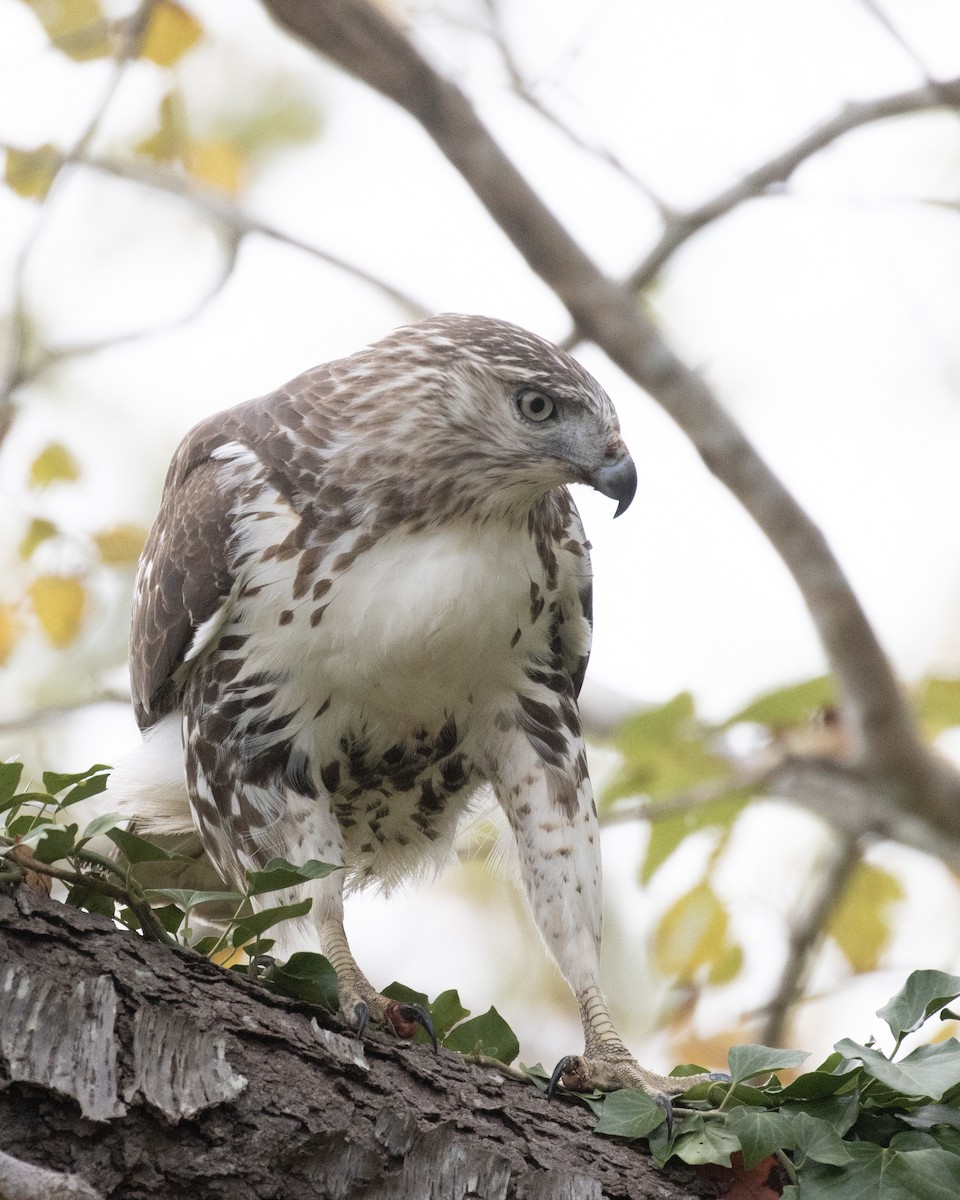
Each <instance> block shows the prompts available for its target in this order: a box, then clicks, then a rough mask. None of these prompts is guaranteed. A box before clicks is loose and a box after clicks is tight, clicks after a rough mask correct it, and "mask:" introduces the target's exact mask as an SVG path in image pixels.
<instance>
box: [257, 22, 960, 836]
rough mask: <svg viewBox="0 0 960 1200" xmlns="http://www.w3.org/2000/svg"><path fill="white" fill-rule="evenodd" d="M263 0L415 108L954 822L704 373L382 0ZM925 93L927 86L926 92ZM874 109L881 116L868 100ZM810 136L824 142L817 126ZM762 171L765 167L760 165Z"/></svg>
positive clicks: (836, 584) (880, 760)
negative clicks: (698, 475) (676, 445)
mask: <svg viewBox="0 0 960 1200" xmlns="http://www.w3.org/2000/svg"><path fill="white" fill-rule="evenodd" d="M264 3H265V6H266V7H267V9H268V10H269V11H270V12H271V13H272V14H273V15H274V17H275V18H276V19H277V20H278V21H279V22H280V24H282V25H284V26H285V27H286V28H288V29H289V30H290V31H291V32H292V33H294V34H296V35H297V36H299V37H301V38H303V39H305V40H306V41H307V42H309V43H310V44H311V45H312V46H314V47H315V48H316V49H317V50H319V51H320V52H321V53H323V54H325V55H326V56H327V57H329V58H331V59H332V60H333V61H334V62H336V63H338V64H339V65H340V66H341V67H343V68H344V69H345V70H347V71H349V72H351V73H352V74H354V75H356V76H357V77H358V78H360V79H361V80H363V81H364V82H365V83H367V84H368V85H369V86H371V87H373V88H374V89H376V90H377V91H379V92H380V93H382V94H383V95H385V96H387V97H389V98H390V99H392V100H394V101H395V102H396V103H397V104H399V105H400V106H401V107H402V108H404V109H406V111H407V112H409V113H410V114H411V116H413V117H414V118H415V119H416V120H417V121H418V122H419V124H420V125H421V126H422V127H423V129H424V130H425V131H426V132H427V133H428V134H429V135H430V136H431V137H432V138H433V140H434V142H435V143H436V145H437V146H438V148H439V149H440V150H441V152H442V153H443V154H444V155H445V156H446V157H447V158H448V159H449V161H450V162H451V163H452V165H453V166H454V167H455V168H456V169H457V170H458V171H459V173H460V174H461V175H462V177H463V178H464V180H465V181H466V182H467V183H468V184H469V186H470V187H471V188H472V189H473V191H474V193H475V194H476V195H477V197H478V198H479V199H480V201H481V202H482V203H483V204H484V205H485V207H486V208H487V210H488V212H489V213H490V215H491V216H492V217H493V219H494V220H495V221H496V222H497V223H498V224H499V226H500V228H501V229H502V230H503V232H504V233H505V234H506V236H507V237H509V238H510V240H511V241H512V242H513V244H514V245H515V246H516V248H517V249H518V250H519V251H520V252H521V254H522V255H523V256H524V258H525V259H526V261H527V263H528V264H529V266H530V267H531V269H532V270H533V271H534V272H535V273H536V274H537V275H538V276H539V277H540V278H541V279H542V280H543V281H544V282H545V283H546V284H547V285H548V286H549V287H550V288H551V289H552V290H553V291H554V292H555V294H556V295H557V296H558V298H559V299H560V300H561V301H562V302H563V304H564V305H565V306H566V308H567V310H568V311H569V313H570V315H571V317H572V318H573V321H574V323H575V325H576V327H577V329H578V330H579V331H580V333H581V334H582V335H583V336H584V337H588V338H590V339H592V340H593V341H594V342H596V344H597V345H598V346H599V347H600V348H601V349H602V350H603V351H604V352H605V353H606V354H607V355H608V356H609V357H610V358H611V359H612V361H613V362H615V363H616V364H617V365H618V366H619V367H620V368H621V369H622V370H623V371H625V373H626V374H627V375H629V376H630V378H632V379H633V380H634V381H635V382H637V383H638V384H640V386H642V387H644V388H645V389H646V390H647V391H648V392H650V393H651V395H653V396H654V397H655V398H656V399H657V400H658V401H659V402H660V404H661V405H662V406H663V407H664V409H665V410H666V411H667V412H668V413H669V414H670V416H671V417H673V419H674V420H675V421H676V423H677V424H678V425H679V426H680V428H681V429H682V430H683V431H684V432H685V433H686V434H687V436H688V437H689V438H690V440H691V441H692V442H693V444H694V446H695V447H696V449H697V451H698V452H699V454H700V456H701V458H702V459H703V461H704V462H705V464H706V465H707V467H708V468H709V469H710V470H711V471H712V472H713V473H714V474H715V475H716V476H717V477H718V478H719V479H720V480H721V481H722V482H723V483H724V484H725V485H726V486H727V487H728V488H729V489H730V490H731V491H732V492H733V494H734V495H735V496H737V498H738V499H739V500H740V502H741V503H742V504H743V505H744V507H745V508H746V509H747V511H748V512H749V513H750V515H751V516H752V517H753V519H754V520H755V521H756V523H757V524H758V525H759V526H760V528H761V529H762V530H763V532H764V533H765V534H766V535H767V537H768V538H769V539H770V541H771V543H772V544H773V545H774V546H775V547H776V549H777V550H778V552H779V553H780V555H781V557H782V558H783V560H784V562H785V563H786V565H787V566H788V568H789V570H790V571H791V573H792V574H793V576H794V579H795V580H796V582H797V585H798V586H799V588H800V591H801V593H802V594H803V597H804V599H805V601H806V603H807V606H808V608H809V609H810V612H811V615H812V617H813V620H814V622H815V624H816V626H817V629H818V631H819V634H820V637H821V640H822V642H823V644H824V647H825V649H826V652H827V654H828V656H829V659H830V661H831V663H832V665H833V669H834V671H835V673H836V675H837V678H838V681H839V684H840V690H841V695H842V702H843V710H844V717H845V719H846V721H847V722H848V724H849V726H850V729H851V732H852V734H853V737H854V742H855V745H856V749H857V751H858V754H859V757H860V759H861V761H862V762H863V763H864V764H866V765H867V767H868V768H869V770H870V772H871V773H872V774H873V775H875V776H876V777H877V778H878V779H880V778H883V779H884V781H885V786H887V787H891V788H894V789H896V790H897V792H898V795H899V798H900V800H901V802H902V803H903V804H904V805H905V806H909V805H913V806H915V807H916V808H917V809H922V811H923V812H924V814H925V815H926V816H927V817H928V819H929V820H931V821H932V822H934V823H935V824H937V825H938V826H939V827H941V828H944V829H949V830H950V831H952V832H955V831H956V829H957V823H958V820H960V778H958V777H957V775H956V773H954V772H952V771H948V770H946V769H944V770H941V769H939V767H938V766H936V764H934V762H933V760H932V758H931V756H930V755H929V754H928V753H927V751H926V749H925V748H924V746H923V744H922V742H921V740H920V738H919V735H918V733H917V730H916V727H915V725H914V722H913V719H912V715H911V713H910V711H909V708H908V706H907V704H906V701H905V698H904V697H903V695H902V694H901V691H900V688H899V686H898V684H897V681H896V679H895V677H894V675H893V671H892V670H891V667H890V664H889V662H888V661H887V658H886V656H885V654H884V652H883V650H882V648H881V646H880V644H879V642H878V640H877V638H876V635H875V634H874V631H873V629H872V628H871V626H870V624H869V622H868V621H867V618H866V616H865V614H864V612H863V609H862V608H861V606H860V604H859V602H858V601H857V599H856V597H855V596H854V594H853V592H852V590H851V588H850V585H849V583H848V582H847V579H846V578H845V576H844V574H843V571H842V570H841V568H840V566H839V564H838V563H837V561H836V559H835V558H834V556H833V554H832V552H831V551H830V549H829V547H828V545H827V543H826V541H825V539H824V537H823V535H822V533H821V532H820V530H819V529H818V528H817V526H816V525H815V524H814V523H813V522H812V521H811V520H810V518H809V517H808V516H807V514H806V513H805V512H804V511H803V509H802V508H801V507H800V505H799V504H798V503H797V502H796V500H795V499H794V498H793V496H792V495H791V494H790V493H789V492H788V491H787V490H786V488H785V487H784V486H783V484H782V483H781V482H780V481H779V480H778V479H777V477H776V476H775V475H774V474H773V473H772V472H771V471H770V469H769V468H768V467H767V465H766V464H765V463H764V462H763V460H762V459H761V458H760V456H759V455H758V454H757V452H756V451H755V450H754V448H753V446H752V445H751V444H750V442H749V441H748V440H747V439H746V437H745V436H744V434H743V432H742V431H741V430H740V429H739V428H738V426H737V425H736V424H735V422H734V421H733V420H732V419H731V418H730V417H729V415H728V414H727V413H726V412H725V411H724V410H723V408H722V407H721V405H720V404H719V402H718V400H717V398H716V397H715V396H714V394H713V393H712V392H711V390H710V388H709V387H708V386H707V384H706V383H705V382H704V380H703V379H701V378H700V376H699V375H698V374H697V373H696V372H695V371H693V370H692V369H691V368H690V367H688V366H687V365H686V364H685V363H683V362H682V361H681V360H680V359H679V358H678V357H677V356H676V354H674V352H673V351H672V349H671V348H670V346H669V345H668V344H667V343H666V341H665V340H664V339H663V337H662V336H661V335H660V333H659V331H658V330H657V328H656V327H655V326H654V324H653V323H652V321H651V320H650V319H649V318H648V317H647V316H645V315H644V314H643V313H642V312H640V311H639V309H638V307H637V304H636V300H635V298H634V296H633V294H632V292H631V291H630V290H628V289H627V288H625V287H623V286H621V285H619V284H617V283H615V282H614V281H612V280H610V279H608V278H607V277H605V276H604V275H603V274H602V272H601V271H600V270H599V269H598V268H597V266H596V265H595V264H594V263H593V262H592V261H591V260H590V259H589V257H588V256H587V255H586V254H585V252H584V251H583V250H582V248H581V247H580V246H579V245H578V244H577V243H576V242H575V241H574V240H573V239H572V238H571V236H570V235H569V234H568V233H567V231H566V230H565V229H564V228H563V226H562V225H561V224H560V222H559V221H558V220H557V219H556V217H555V216H554V215H553V214H552V213H551V212H550V210H549V209H548V208H547V207H546V205H545V204H544V203H543V201H542V200H541V199H540V198H539V196H537V195H536V193H535V192H534V191H533V189H532V188H531V187H530V185H529V184H528V183H527V181H526V180H525V179H524V178H523V177H522V176H521V175H520V173H519V172H518V171H517V169H516V168H515V167H514V166H513V164H512V163H511V162H510V160H509V159H508V158H507V157H506V155H505V154H504V153H503V151H502V150H501V149H500V147H499V146H498V145H497V144H496V142H495V141H494V140H493V138H492V137H491V135H490V134H489V132H488V131H487V129H486V128H485V126H484V125H483V124H482V122H481V121H480V120H479V118H478V117H477V115H476V113H475V112H474V111H473V109H472V107H471V105H470V103H469V101H468V100H467V98H466V97H465V95H464V94H463V93H462V92H461V91H460V90H459V88H457V87H456V85H454V84H453V83H451V82H449V81H447V80H445V79H443V78H442V77H441V76H440V75H439V74H438V73H437V72H436V71H435V70H434V69H433V67H432V66H431V65H430V64H429V63H428V62H427V61H426V60H425V59H424V58H423V56H422V55H421V54H420V53H419V51H418V50H417V49H416V48H415V47H414V46H413V45H412V43H411V42H410V41H409V40H408V39H407V38H406V37H405V36H404V35H403V33H402V32H401V31H400V30H399V29H398V28H397V27H396V26H395V25H393V24H392V23H391V22H390V21H389V20H388V19H387V18H386V16H384V15H383V14H382V13H381V12H380V11H379V10H377V9H375V8H374V7H373V6H372V5H370V4H369V3H366V2H365V0H327V2H326V3H324V4H322V5H318V4H315V3H313V2H312V0H264ZM878 103H880V102H878ZM888 103H889V102H888ZM930 103H931V101H930V98H929V96H928V98H927V103H926V106H927V107H929V105H930ZM903 108H904V102H903V100H902V98H900V100H899V101H897V100H896V98H895V100H894V104H893V109H894V111H896V112H901V111H903ZM871 119H878V118H877V116H876V106H874V115H872V116H871ZM857 123H858V121H857V120H856V118H855V117H851V116H848V117H847V118H846V120H845V124H846V126H847V127H849V128H853V127H854V126H855V125H856V124H857ZM860 123H862V122H860ZM812 136H814V141H822V142H823V144H825V141H824V134H823V132H822V131H821V132H820V133H819V134H818V135H812ZM837 136H839V135H837ZM829 140H830V138H829V137H826V141H829ZM815 148H816V147H815V146H814V145H811V146H810V148H809V150H808V151H807V152H806V154H801V155H800V158H801V159H802V157H804V156H807V155H808V154H810V153H813V152H814V149H815ZM795 157H796V152H795ZM798 161H799V159H798ZM788 166H789V163H785V164H784V166H783V167H782V168H781V169H783V170H785V169H787V167H788ZM791 169H792V168H791ZM767 171H768V172H773V171H774V168H772V167H770V166H769V165H768V167H767Z"/></svg>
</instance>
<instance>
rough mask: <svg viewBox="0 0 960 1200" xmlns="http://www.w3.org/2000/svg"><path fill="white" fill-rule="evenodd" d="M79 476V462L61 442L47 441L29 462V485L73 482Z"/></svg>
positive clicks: (38, 485) (42, 485)
mask: <svg viewBox="0 0 960 1200" xmlns="http://www.w3.org/2000/svg"><path fill="white" fill-rule="evenodd" d="M79 478H80V464H79V463H78V462H77V460H76V459H75V458H74V457H73V455H72V454H71V452H70V451H69V450H68V449H67V447H66V446H64V445H63V443H62V442H49V443H48V444H47V445H46V446H44V448H43V449H42V450H41V451H40V453H39V454H38V455H37V457H36V458H35V459H34V460H33V462H32V463H31V464H30V476H29V482H30V486H31V487H34V488H44V487H47V486H48V485H49V484H51V483H73V481H74V480H75V479H79Z"/></svg>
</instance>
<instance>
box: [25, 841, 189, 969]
mask: <svg viewBox="0 0 960 1200" xmlns="http://www.w3.org/2000/svg"><path fill="white" fill-rule="evenodd" d="M84 856H85V855H84V852H83V851H82V850H81V851H80V852H79V854H78V857H79V858H83V857H84ZM8 857H9V858H10V859H12V861H13V862H15V863H16V864H17V866H18V867H20V868H21V869H22V870H24V871H33V872H35V873H36V874H37V875H47V876H49V878H51V879H59V880H60V881H61V883H69V884H70V885H71V887H85V888H89V889H90V890H91V891H92V892H99V893H100V895H102V896H108V897H109V898H110V899H111V900H116V901H118V902H119V903H121V904H126V905H127V907H128V908H129V909H131V911H132V912H134V913H135V914H136V916H137V918H138V920H139V921H140V925H141V928H142V929H143V935H144V937H146V938H147V939H148V940H149V941H155V942H163V943H164V944H166V945H168V946H175V945H176V944H177V943H176V939H175V938H172V937H171V936H170V934H169V933H167V931H166V930H165V929H164V927H163V926H162V925H161V924H160V922H159V920H158V919H157V917H156V915H155V914H154V912H153V909H152V908H151V907H150V904H149V902H148V901H147V900H146V899H145V898H144V896H143V895H142V894H140V893H138V891H137V889H136V888H135V887H133V886H127V887H120V886H119V885H118V884H115V883H111V882H110V880H109V879H104V878H103V876H101V875H85V874H83V873H82V872H80V871H76V870H74V869H73V868H71V867H58V866H55V865H54V864H53V863H45V862H40V860H39V859H37V858H34V856H33V854H32V853H31V852H30V848H29V847H28V846H14V847H13V849H12V850H11V852H10V854H9V856H8ZM130 882H131V881H129V880H128V884H129V883H130Z"/></svg>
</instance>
